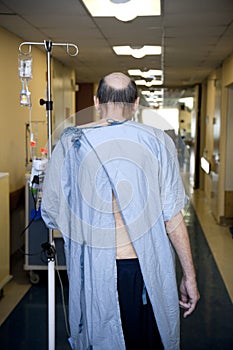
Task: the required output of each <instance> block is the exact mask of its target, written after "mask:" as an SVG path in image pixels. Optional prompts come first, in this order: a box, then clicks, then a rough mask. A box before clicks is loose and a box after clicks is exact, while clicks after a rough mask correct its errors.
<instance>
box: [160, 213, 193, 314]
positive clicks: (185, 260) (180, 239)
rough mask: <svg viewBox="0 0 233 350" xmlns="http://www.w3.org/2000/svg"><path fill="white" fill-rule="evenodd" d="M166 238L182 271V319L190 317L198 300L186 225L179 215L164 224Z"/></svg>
mask: <svg viewBox="0 0 233 350" xmlns="http://www.w3.org/2000/svg"><path fill="white" fill-rule="evenodd" d="M165 225H166V230H167V233H168V236H169V238H170V240H171V242H172V245H173V247H174V249H175V251H176V253H177V255H178V257H179V260H180V263H181V267H182V270H183V277H182V280H181V284H180V293H181V298H180V302H179V304H180V306H181V307H182V308H184V309H185V310H186V311H185V312H184V317H187V316H188V315H190V314H191V313H192V312H193V311H194V309H195V307H196V304H197V302H198V300H199V299H200V295H199V291H198V288H197V282H196V274H195V269H194V265H193V259H192V253H191V248H190V241H189V236H188V231H187V227H186V224H185V222H184V219H183V216H182V214H181V213H179V214H178V215H176V216H175V217H174V218H172V219H171V220H169V221H167V222H166V223H165Z"/></svg>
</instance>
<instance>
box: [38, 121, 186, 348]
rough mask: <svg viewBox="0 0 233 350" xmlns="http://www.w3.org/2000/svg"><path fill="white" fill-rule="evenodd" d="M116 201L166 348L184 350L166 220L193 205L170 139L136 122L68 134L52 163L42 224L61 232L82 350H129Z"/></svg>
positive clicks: (74, 334)
mask: <svg viewBox="0 0 233 350" xmlns="http://www.w3.org/2000/svg"><path fill="white" fill-rule="evenodd" d="M113 194H114V196H115V198H116V201H117V204H118V207H119V208H120V211H121V214H122V218H123V221H124V224H125V225H126V227H127V231H128V233H129V236H130V239H131V241H132V244H133V246H134V249H135V251H136V253H137V256H138V259H139V263H140V267H141V271H142V275H143V279H144V283H145V287H146V289H147V292H148V295H149V297H150V300H151V304H152V307H153V311H154V315H155V318H156V321H157V325H158V329H159V332H160V335H161V339H162V342H163V345H164V348H165V349H166V350H176V349H179V346H180V344H179V343H180V340H179V332H180V324H179V322H180V321H179V304H178V292H177V284H176V274H175V257H174V252H173V248H172V246H171V243H170V240H169V238H168V236H167V233H166V230H165V225H164V222H165V221H168V220H170V219H171V218H172V217H174V216H175V215H177V214H178V213H179V211H180V210H181V209H182V208H183V207H184V206H185V203H186V195H185V191H184V187H183V185H182V181H181V178H180V174H179V166H178V160H177V152H176V148H175V146H174V143H173V141H172V140H171V138H170V137H169V136H168V135H166V133H165V132H163V131H161V130H158V129H155V128H152V127H150V126H145V125H142V124H139V123H136V122H133V121H124V122H113V123H110V124H109V125H108V126H97V127H88V128H76V127H70V128H67V129H65V130H64V132H63V134H62V135H61V138H60V140H59V142H58V144H57V145H56V147H55V149H54V151H53V153H52V157H51V160H50V162H49V165H48V168H47V171H46V176H45V180H44V186H43V199H42V208H41V210H42V217H43V219H44V221H45V223H46V224H47V226H48V227H50V228H52V229H58V230H60V231H61V233H62V235H63V239H64V243H65V244H64V247H65V254H66V265H67V273H68V277H69V322H70V330H71V338H70V343H71V345H72V348H73V349H74V350H87V349H94V350H109V349H111V350H124V349H125V343H124V336H123V331H122V326H121V319H120V309H119V303H118V293H117V272H116V237H115V219H114V214H113V210H112V197H113Z"/></svg>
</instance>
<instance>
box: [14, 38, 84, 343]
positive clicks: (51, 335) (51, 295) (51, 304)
mask: <svg viewBox="0 0 233 350" xmlns="http://www.w3.org/2000/svg"><path fill="white" fill-rule="evenodd" d="M24 45H27V46H28V47H29V51H28V52H27V53H26V52H24V51H23V50H22V47H23V46H24ZM31 45H44V47H45V50H46V63H47V101H44V100H43V99H40V105H44V104H45V105H46V114H47V136H48V159H50V158H51V154H52V110H53V101H52V100H51V52H52V47H53V46H66V53H67V54H68V55H69V56H77V54H78V47H77V46H76V45H74V44H69V43H52V41H50V40H48V41H44V42H28V41H27V42H23V43H21V44H20V46H19V51H20V52H21V53H22V54H28V53H31ZM71 47H72V48H73V50H74V52H73V53H71V51H70V48H71ZM49 244H50V245H51V247H53V248H54V250H55V244H54V239H53V230H52V229H49ZM48 350H55V259H48Z"/></svg>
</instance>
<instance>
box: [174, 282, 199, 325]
mask: <svg viewBox="0 0 233 350" xmlns="http://www.w3.org/2000/svg"><path fill="white" fill-rule="evenodd" d="M180 294H181V296H180V301H179V304H180V307H181V308H183V309H185V310H186V311H185V312H184V318H185V317H187V316H189V315H190V314H191V313H192V312H193V311H194V309H195V307H196V304H197V302H198V300H199V299H200V294H199V292H198V289H197V284H196V280H195V279H194V280H188V279H185V277H183V278H182V280H181V284H180Z"/></svg>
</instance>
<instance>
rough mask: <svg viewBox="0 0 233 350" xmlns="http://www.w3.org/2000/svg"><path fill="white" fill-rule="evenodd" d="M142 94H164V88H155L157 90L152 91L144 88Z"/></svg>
mask: <svg viewBox="0 0 233 350" xmlns="http://www.w3.org/2000/svg"><path fill="white" fill-rule="evenodd" d="M141 93H142V95H147V96H163V90H162V89H161V90H155V91H150V90H143V91H142V92H141Z"/></svg>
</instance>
